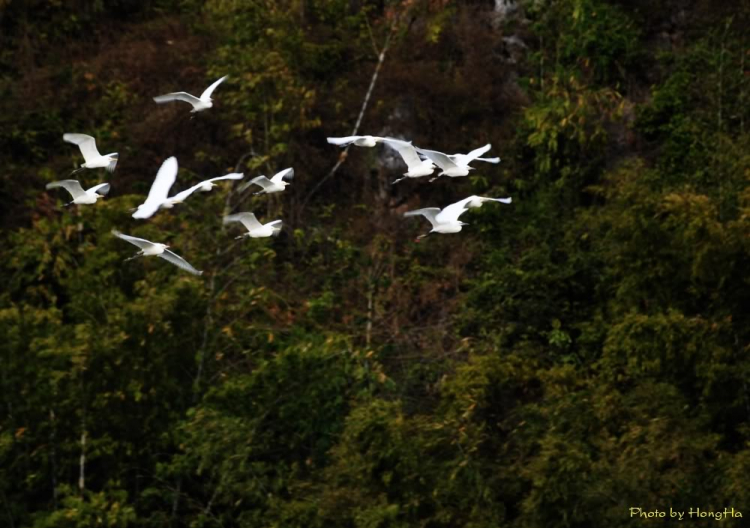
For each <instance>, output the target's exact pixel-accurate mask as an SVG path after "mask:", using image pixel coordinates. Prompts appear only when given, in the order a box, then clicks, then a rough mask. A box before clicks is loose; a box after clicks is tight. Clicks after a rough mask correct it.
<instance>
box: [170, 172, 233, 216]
mask: <svg viewBox="0 0 750 528" xmlns="http://www.w3.org/2000/svg"><path fill="white" fill-rule="evenodd" d="M244 177H245V175H244V174H242V173H241V172H232V173H231V174H227V175H226V176H219V177H217V178H211V179H210V180H205V181H202V182H200V183H199V184H197V185H193V186H192V187H190V188H189V189H185V190H184V191H182V192H179V193H177V194H175V195H174V196H170V197H169V198H167V199H166V200H165V201H164V202H162V204H161V205H160V207H161V208H163V209H171V208H172V207H174V206H175V204H181V203H182V202H184V201H185V199H186V198H187V197H188V196H190V195H191V194H193V193H194V192H196V191H199V192H208V191H210V190H211V189H213V188H214V187H216V184H215V183H213V182H215V181H221V180H241V179H242V178H244Z"/></svg>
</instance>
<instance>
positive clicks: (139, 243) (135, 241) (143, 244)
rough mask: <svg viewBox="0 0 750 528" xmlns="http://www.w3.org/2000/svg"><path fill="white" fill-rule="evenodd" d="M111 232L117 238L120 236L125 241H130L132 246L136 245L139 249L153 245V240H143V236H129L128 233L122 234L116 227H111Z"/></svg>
mask: <svg viewBox="0 0 750 528" xmlns="http://www.w3.org/2000/svg"><path fill="white" fill-rule="evenodd" d="M112 234H113V235H115V236H116V237H117V238H121V239H123V240H125V241H127V242H130V243H131V244H133V245H134V246H138V247H139V248H141V249H148V248H150V247H153V246H154V245H155V244H154V243H153V242H149V241H148V240H145V239H143V238H137V237H134V236H130V235H123V234H122V233H120V232H119V231H118V230H117V229H113V230H112Z"/></svg>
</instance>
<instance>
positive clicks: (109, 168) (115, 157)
mask: <svg viewBox="0 0 750 528" xmlns="http://www.w3.org/2000/svg"><path fill="white" fill-rule="evenodd" d="M109 156H110V157H111V158H112V161H110V162H109V165H107V172H115V167H117V160H119V159H120V156H119V154H117V153H116V152H115V153H114V154H110V155H109Z"/></svg>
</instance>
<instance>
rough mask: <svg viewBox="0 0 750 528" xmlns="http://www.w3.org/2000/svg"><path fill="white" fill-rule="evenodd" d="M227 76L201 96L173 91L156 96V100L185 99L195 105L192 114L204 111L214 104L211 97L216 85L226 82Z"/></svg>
mask: <svg viewBox="0 0 750 528" xmlns="http://www.w3.org/2000/svg"><path fill="white" fill-rule="evenodd" d="M226 78H227V76H226V75H225V76H224V77H222V78H221V79H219V80H218V81H216V82H215V83H213V84H212V85H211V86H209V87H208V88H206V91H204V92H203V93H202V94H201V96H200V97H195V96H194V95H190V94H189V93H187V92H173V93H168V94H165V95H157V96H156V97H154V101H156V102H157V103H159V104H162V103H170V102H172V101H184V102H186V103H190V104H191V105H193V109H192V110H191V111H190V113H191V114H192V113H195V112H202V111H203V110H208V109H209V108H211V107H212V106H213V105H214V103H213V99H211V94H212V93H214V90H216V87H217V86H219V85H220V84H221V83H222V82H224V79H226Z"/></svg>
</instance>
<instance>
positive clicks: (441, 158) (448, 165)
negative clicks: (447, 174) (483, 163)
mask: <svg viewBox="0 0 750 528" xmlns="http://www.w3.org/2000/svg"><path fill="white" fill-rule="evenodd" d="M417 151H418V152H421V153H422V154H424V155H425V156H427V157H428V158H429V159H431V160H432V162H433V163H434V164H435V165H437V166H438V167H440V168H441V169H443V170H444V171H446V170H448V169H455V168H458V165H456V164H455V163H454V162H453V160H452V159H450V158H449V157H448V156H447V155H446V154H443V153H442V152H438V151H436V150H424V149H421V148H418V149H417Z"/></svg>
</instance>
